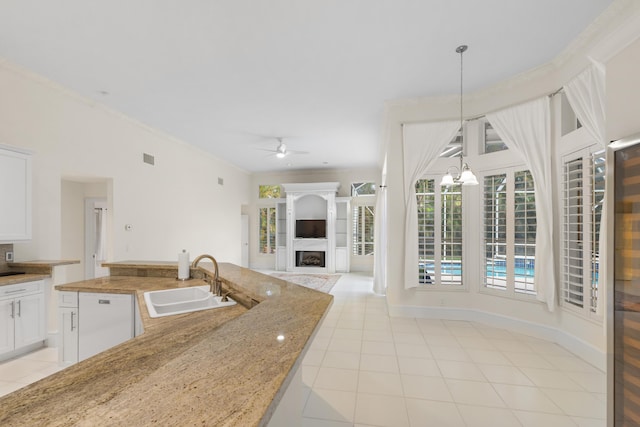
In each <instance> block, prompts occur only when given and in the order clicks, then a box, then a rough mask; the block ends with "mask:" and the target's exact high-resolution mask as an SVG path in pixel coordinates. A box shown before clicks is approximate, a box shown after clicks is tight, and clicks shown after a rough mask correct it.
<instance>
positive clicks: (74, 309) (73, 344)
mask: <svg viewBox="0 0 640 427" xmlns="http://www.w3.org/2000/svg"><path fill="white" fill-rule="evenodd" d="M58 307H59V308H58V327H59V328H60V331H59V333H60V335H59V337H58V362H59V363H60V365H63V366H66V365H72V364H74V363H76V362H78V293H77V292H69V291H61V292H59V293H58Z"/></svg>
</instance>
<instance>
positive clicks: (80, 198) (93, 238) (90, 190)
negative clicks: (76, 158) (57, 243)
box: [61, 177, 113, 281]
mask: <svg viewBox="0 0 640 427" xmlns="http://www.w3.org/2000/svg"><path fill="white" fill-rule="evenodd" d="M112 188H113V184H112V181H111V180H110V179H106V178H91V177H87V178H78V177H73V178H64V179H63V180H62V185H61V189H62V200H61V210H62V235H63V236H64V238H63V239H62V248H61V249H62V251H61V254H62V257H63V259H79V260H81V262H80V264H75V265H73V266H69V267H70V268H67V281H79V280H85V279H92V278H95V277H102V276H106V275H108V274H109V270H108V269H107V268H104V267H102V266H101V264H102V262H104V261H106V260H108V259H110V258H109V254H110V253H111V241H110V235H111V225H110V224H111V218H113V210H112V209H111V208H112V202H111V200H112V197H111V194H112Z"/></svg>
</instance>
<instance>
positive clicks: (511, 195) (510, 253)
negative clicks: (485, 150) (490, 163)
mask: <svg viewBox="0 0 640 427" xmlns="http://www.w3.org/2000/svg"><path fill="white" fill-rule="evenodd" d="M505 151H506V150H503V151H498V152H496V153H495V154H497V153H504V152H505ZM490 154H494V153H490ZM528 170H529V168H528V167H527V166H526V165H524V164H522V163H519V164H512V165H509V166H505V167H501V168H500V169H484V170H482V172H480V173H478V181H479V182H480V183H481V184H480V185H482V190H481V193H480V195H479V202H478V203H479V206H480V208H481V210H482V215H481V219H480V227H479V231H478V233H479V239H478V240H479V242H478V249H479V250H478V254H479V260H478V261H479V277H480V280H479V283H478V288H479V290H478V292H479V293H481V294H487V295H492V296H501V297H506V298H511V299H515V300H521V301H529V302H535V301H537V299H536V294H537V292H535V293H532V292H521V291H517V290H516V286H515V285H516V283H515V245H516V242H515V196H516V194H515V174H516V173H517V172H524V171H528ZM502 174H506V183H505V184H506V187H507V194H506V251H505V252H506V257H505V266H506V267H505V268H506V271H505V281H506V284H505V287H504V288H498V287H491V286H487V283H486V280H485V279H486V269H485V266H486V253H485V248H486V242H485V206H486V205H485V191H484V181H485V178H486V177H489V176H496V175H502ZM533 286H534V289H537V287H536V284H535V281H534V283H533Z"/></svg>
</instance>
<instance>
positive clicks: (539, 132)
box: [487, 96, 556, 311]
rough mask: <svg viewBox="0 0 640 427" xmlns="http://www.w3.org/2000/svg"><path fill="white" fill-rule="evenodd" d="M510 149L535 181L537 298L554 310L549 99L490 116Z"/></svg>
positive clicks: (554, 260) (493, 124) (535, 278)
mask: <svg viewBox="0 0 640 427" xmlns="http://www.w3.org/2000/svg"><path fill="white" fill-rule="evenodd" d="M487 119H488V120H489V122H491V125H492V126H493V128H494V129H495V130H496V132H498V135H500V137H501V138H502V140H503V141H504V142H505V143H506V144H507V146H508V147H509V149H512V150H514V151H515V152H517V153H519V154H520V155H521V157H522V158H523V159H524V160H525V163H526V165H527V167H528V168H529V170H530V171H531V175H532V176H533V180H534V182H535V196H536V221H537V227H536V252H535V253H536V258H535V266H536V267H535V277H534V280H535V284H536V291H537V298H538V300H540V301H543V302H545V303H546V304H547V308H548V309H549V311H554V309H555V302H556V278H555V271H556V268H555V262H556V259H555V256H554V245H553V182H552V167H551V126H550V123H551V119H550V110H549V98H548V97H546V96H545V97H543V98H540V99H537V100H535V101H532V102H528V103H526V104H522V105H518V106H515V107H512V108H508V109H506V110H502V111H498V112H496V113H491V114H487Z"/></svg>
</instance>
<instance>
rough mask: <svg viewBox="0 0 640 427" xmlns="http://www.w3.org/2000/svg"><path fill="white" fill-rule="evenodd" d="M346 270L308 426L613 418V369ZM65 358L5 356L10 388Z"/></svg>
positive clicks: (316, 366)
mask: <svg viewBox="0 0 640 427" xmlns="http://www.w3.org/2000/svg"><path fill="white" fill-rule="evenodd" d="M371 289H372V278H371V277H370V276H366V275H359V274H345V275H343V276H342V277H341V278H340V280H339V281H338V283H337V284H336V286H335V287H334V288H333V290H332V291H331V293H332V294H333V295H334V296H335V300H334V303H333V306H332V307H331V310H330V312H329V313H328V314H327V317H326V319H325V320H324V322H323V324H322V327H321V329H320V330H319V331H318V334H317V335H316V337H315V339H314V341H313V343H312V345H311V348H310V350H309V352H308V353H307V355H306V357H305V359H304V361H303V364H302V379H303V387H304V395H303V400H304V410H303V417H304V418H303V427H343V426H344V427H346V426H357V427H367V426H390V427H403V426H411V427H414V426H421V427H423V426H433V427H451V426H455V427H484V426H490V427H503V426H504V427H510V426H518V427H539V426H544V427H565V426H573V427H575V426H578V427H604V426H605V424H606V422H605V374H604V373H603V372H601V371H599V370H598V369H596V368H594V367H593V366H591V365H589V364H587V363H586V362H584V361H583V360H582V359H580V358H578V357H577V356H575V355H573V354H571V353H569V352H568V351H566V350H564V349H563V348H562V347H560V346H559V345H557V344H554V343H552V342H549V341H544V340H540V339H536V338H532V337H528V336H525V335H521V334H516V333H513V332H509V331H506V330H502V329H496V328H493V327H489V326H485V325H483V324H480V323H474V322H461V321H447V320H425V319H412V318H390V317H389V316H388V314H387V310H386V305H385V299H384V297H380V296H376V295H374V294H373V293H372V292H371ZM59 369H60V368H59V367H58V365H57V350H56V349H55V348H44V349H41V350H38V351H36V352H34V353H31V354H29V355H26V356H23V357H21V358H18V359H14V360H10V361H6V362H2V363H0V396H1V395H4V394H7V393H10V392H12V391H14V390H17V389H19V388H21V387H23V386H25V385H27V384H29V383H31V382H34V381H37V380H39V379H40V378H43V377H45V376H47V375H50V374H52V373H54V372H56V371H58V370H59Z"/></svg>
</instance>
